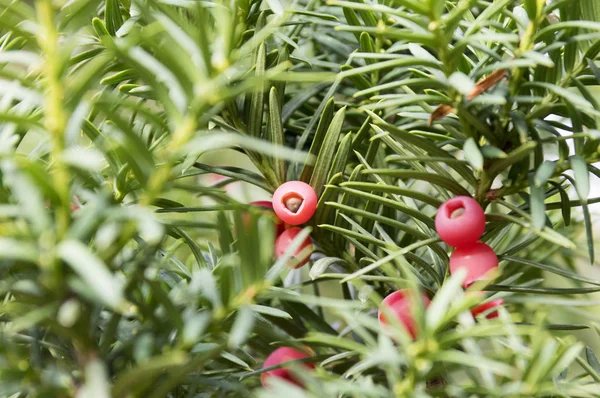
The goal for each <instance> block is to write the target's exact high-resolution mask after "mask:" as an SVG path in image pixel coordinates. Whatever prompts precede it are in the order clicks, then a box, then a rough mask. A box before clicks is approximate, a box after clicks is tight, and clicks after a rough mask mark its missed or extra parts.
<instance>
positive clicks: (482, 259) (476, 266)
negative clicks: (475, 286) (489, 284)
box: [450, 242, 498, 287]
mask: <svg viewBox="0 0 600 398" xmlns="http://www.w3.org/2000/svg"><path fill="white" fill-rule="evenodd" d="M497 266H498V257H497V256H496V253H495V252H494V249H492V248H491V247H489V246H488V245H486V244H485V243H482V242H477V243H475V244H473V245H471V246H467V247H460V248H458V249H456V250H454V252H453V253H452V254H451V255H450V273H455V272H456V271H457V270H459V269H461V268H465V269H466V271H467V276H466V277H465V279H464V281H463V287H468V286H470V285H471V284H472V283H473V282H476V281H478V280H481V279H484V278H485V275H486V274H487V273H488V272H490V271H491V270H492V269H494V268H496V267H497Z"/></svg>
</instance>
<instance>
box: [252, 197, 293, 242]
mask: <svg viewBox="0 0 600 398" xmlns="http://www.w3.org/2000/svg"><path fill="white" fill-rule="evenodd" d="M250 204H251V205H253V206H257V207H262V208H265V209H268V210H273V203H272V202H271V201H269V200H257V201H254V202H250ZM242 217H243V219H244V225H248V224H249V223H250V220H249V218H248V215H246V214H244V215H243V216H242ZM275 228H276V229H275V236H279V235H281V233H283V231H285V225H284V223H283V221H281V220H279V219H277V221H276V222H275Z"/></svg>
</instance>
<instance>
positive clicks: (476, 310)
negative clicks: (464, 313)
mask: <svg viewBox="0 0 600 398" xmlns="http://www.w3.org/2000/svg"><path fill="white" fill-rule="evenodd" d="M503 305H504V300H502V299H501V298H499V299H496V300H492V301H488V302H486V303H483V304H479V305H477V306H475V307H473V308H471V315H473V317H476V316H477V315H479V314H482V313H484V312H486V311H488V310H491V309H492V308H498V307H502V306H503ZM485 317H486V318H487V319H494V318H498V310H495V311H492V312H490V313H488V314H487V315H486V316H485Z"/></svg>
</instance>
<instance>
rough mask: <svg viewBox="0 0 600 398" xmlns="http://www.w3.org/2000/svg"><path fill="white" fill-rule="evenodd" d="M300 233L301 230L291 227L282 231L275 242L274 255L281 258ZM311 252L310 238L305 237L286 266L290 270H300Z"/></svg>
mask: <svg viewBox="0 0 600 398" xmlns="http://www.w3.org/2000/svg"><path fill="white" fill-rule="evenodd" d="M301 231H302V229H300V228H298V227H293V228H290V229H286V230H285V231H283V233H282V234H281V235H279V237H278V238H277V240H276V241H275V254H277V257H281V256H283V255H284V254H285V252H286V250H287V248H288V247H289V246H290V245H291V244H292V241H293V240H294V238H296V236H297V235H298V234H299V233H300V232H301ZM312 252H313V246H312V240H311V239H310V236H309V237H307V238H306V239H305V240H304V242H302V243H301V244H300V247H299V248H298V250H296V253H294V255H293V257H292V258H291V260H290V263H289V264H288V265H289V266H290V268H300V267H302V266H303V265H304V264H306V263H307V262H308V260H310V255H311V254H312Z"/></svg>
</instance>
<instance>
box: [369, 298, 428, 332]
mask: <svg viewBox="0 0 600 398" xmlns="http://www.w3.org/2000/svg"><path fill="white" fill-rule="evenodd" d="M414 294H415V292H414V291H413V290H410V289H402V290H398V291H396V292H394V293H392V294H390V295H388V296H387V297H386V298H385V299H383V302H382V303H381V307H380V308H379V313H378V318H379V325H380V326H381V328H382V330H383V331H384V333H386V334H390V333H387V332H386V330H388V331H389V328H390V324H389V322H388V320H387V319H386V316H385V314H384V312H383V307H384V306H385V307H387V311H388V312H391V313H392V314H394V315H395V316H396V318H398V320H399V321H400V323H401V324H402V325H404V328H405V329H406V331H407V333H408V334H409V336H410V337H411V338H412V339H415V338H416V337H417V324H416V322H415V317H414V313H413V309H414V305H415V304H416V303H414V302H413V301H412V300H413V298H414V297H411V295H414ZM417 297H419V298H420V299H421V301H422V302H423V305H424V307H425V308H427V307H429V304H430V303H431V302H430V301H429V298H427V296H425V295H423V294H421V293H419V294H418V296H417Z"/></svg>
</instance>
